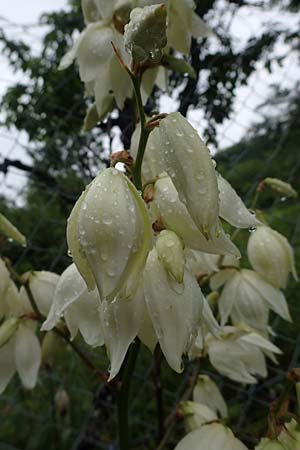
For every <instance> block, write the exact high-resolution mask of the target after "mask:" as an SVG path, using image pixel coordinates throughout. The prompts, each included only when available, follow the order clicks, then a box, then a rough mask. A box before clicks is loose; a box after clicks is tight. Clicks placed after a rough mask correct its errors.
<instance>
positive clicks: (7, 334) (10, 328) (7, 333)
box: [0, 317, 19, 348]
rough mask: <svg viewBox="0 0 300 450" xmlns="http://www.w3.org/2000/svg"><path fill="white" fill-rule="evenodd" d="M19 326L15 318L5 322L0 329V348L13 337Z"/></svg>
mask: <svg viewBox="0 0 300 450" xmlns="http://www.w3.org/2000/svg"><path fill="white" fill-rule="evenodd" d="M18 325H19V320H18V319H17V318H16V317H12V318H11V319H7V320H5V322H3V324H2V325H1V327H0V348H1V347H2V346H3V345H5V344H6V343H7V342H8V341H9V339H10V338H11V337H12V336H13V335H14V333H15V332H16V330H17V328H18Z"/></svg>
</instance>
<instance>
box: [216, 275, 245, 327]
mask: <svg viewBox="0 0 300 450" xmlns="http://www.w3.org/2000/svg"><path fill="white" fill-rule="evenodd" d="M239 287H240V275H239V273H236V274H235V275H234V276H233V277H231V278H230V279H229V280H228V281H227V283H226V284H225V287H224V288H223V290H222V293H221V295H220V297H219V300H218V306H219V312H220V316H221V326H224V325H225V323H226V322H227V320H228V317H229V316H230V313H231V310H232V308H233V305H234V304H235V303H236V302H238V300H239Z"/></svg>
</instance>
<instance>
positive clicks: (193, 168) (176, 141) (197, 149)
mask: <svg viewBox="0 0 300 450" xmlns="http://www.w3.org/2000/svg"><path fill="white" fill-rule="evenodd" d="M158 130H159V135H160V143H161V149H162V151H161V156H162V159H163V162H164V166H165V171H166V172H167V173H168V175H169V176H170V177H171V179H172V181H173V183H174V185H175V187H176V189H177V191H178V195H179V198H180V200H181V201H182V202H183V203H184V205H185V206H186V208H187V210H188V211H189V213H190V215H191V217H192V219H193V221H194V222H195V224H196V225H197V227H198V229H199V230H200V231H201V232H202V233H203V234H204V236H205V237H206V238H209V237H211V234H212V232H214V231H215V229H216V225H217V221H218V215H219V192H218V184H217V177H216V172H215V168H214V164H213V161H212V158H211V156H210V154H209V151H208V148H207V147H206V145H205V144H204V142H203V141H202V140H201V139H200V137H199V135H198V133H197V131H196V130H195V129H194V128H193V127H192V126H191V125H190V123H189V122H188V121H187V120H186V119H185V118H184V117H183V116H182V115H181V114H180V113H171V114H169V115H168V116H167V117H166V118H164V119H162V120H161V121H160V124H159V128H158Z"/></svg>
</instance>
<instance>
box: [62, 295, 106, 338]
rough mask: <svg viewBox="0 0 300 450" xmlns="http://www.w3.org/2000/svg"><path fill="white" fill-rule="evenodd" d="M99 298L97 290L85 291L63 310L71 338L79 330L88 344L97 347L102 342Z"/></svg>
mask: <svg viewBox="0 0 300 450" xmlns="http://www.w3.org/2000/svg"><path fill="white" fill-rule="evenodd" d="M99 306H100V298H99V294H98V291H97V290H96V289H95V290H94V291H92V292H87V291H85V293H84V294H82V295H81V296H80V297H79V298H78V299H77V301H76V302H73V303H72V304H70V306H69V307H68V308H67V309H66V311H65V319H66V323H67V326H68V328H69V329H70V331H71V332H72V331H73V332H72V333H71V335H72V338H74V337H75V335H76V330H79V331H80V333H81V334H82V337H83V339H84V340H85V342H86V343H87V344H88V345H91V346H92V347H98V346H101V345H103V344H104V338H103V331H102V324H101V320H100V314H99Z"/></svg>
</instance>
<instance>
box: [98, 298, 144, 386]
mask: <svg viewBox="0 0 300 450" xmlns="http://www.w3.org/2000/svg"><path fill="white" fill-rule="evenodd" d="M143 312H144V302H143V298H142V295H141V293H138V294H137V295H136V297H135V298H134V299H133V300H128V301H125V300H123V299H116V300H114V301H112V302H108V301H106V300H104V301H103V302H102V303H101V305H100V318H101V322H102V329H103V335H104V342H105V345H106V349H107V353H108V356H109V359H110V370H109V380H108V381H110V380H112V379H113V378H114V377H115V376H116V375H117V373H118V372H119V370H120V368H121V365H122V363H123V360H124V358H125V355H126V352H127V350H128V347H129V345H130V344H131V343H132V342H133V340H134V339H135V337H136V336H137V334H138V332H139V330H140V327H141V322H142V319H143Z"/></svg>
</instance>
